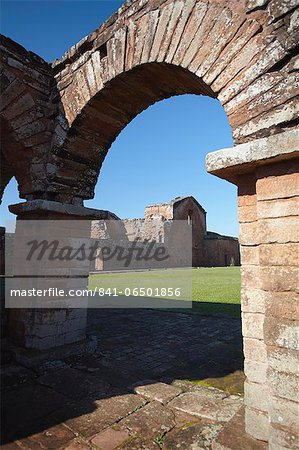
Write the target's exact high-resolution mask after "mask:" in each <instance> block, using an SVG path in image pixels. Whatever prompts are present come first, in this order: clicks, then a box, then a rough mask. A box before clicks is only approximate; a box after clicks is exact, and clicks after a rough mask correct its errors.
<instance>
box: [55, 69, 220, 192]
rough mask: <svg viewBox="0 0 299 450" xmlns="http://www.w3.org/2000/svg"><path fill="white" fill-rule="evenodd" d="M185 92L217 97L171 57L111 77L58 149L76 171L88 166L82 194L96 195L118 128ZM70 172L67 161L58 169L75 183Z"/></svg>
mask: <svg viewBox="0 0 299 450" xmlns="http://www.w3.org/2000/svg"><path fill="white" fill-rule="evenodd" d="M182 94H196V95H208V96H211V97H215V95H214V93H213V92H212V90H211V89H210V88H209V87H208V86H207V85H205V83H203V82H202V81H201V80H200V79H199V78H198V77H196V76H195V75H194V74H193V73H191V72H189V71H187V70H186V69H183V68H181V67H178V66H174V65H171V64H165V63H149V64H143V65H141V66H138V67H136V68H134V69H132V70H131V71H129V72H125V73H123V74H121V75H119V76H117V77H116V78H114V79H113V80H111V81H110V82H108V83H107V84H106V86H105V88H104V89H102V90H101V91H100V92H99V93H98V94H96V95H95V96H94V97H93V98H92V99H91V100H90V101H89V102H88V104H87V105H86V106H85V107H84V108H83V110H82V112H81V114H80V115H79V116H78V117H77V118H76V119H75V121H74V122H73V124H72V127H71V128H70V131H69V133H68V135H67V138H66V140H65V143H64V145H63V147H62V149H61V150H58V151H57V155H56V157H57V158H61V161H63V160H64V159H65V158H68V159H67V160H68V161H71V163H72V164H73V165H74V176H76V174H75V172H76V168H77V167H78V166H81V167H82V165H83V166H84V165H85V166H86V170H85V171H84V173H81V174H80V180H78V183H77V184H76V186H78V187H79V186H80V195H82V194H83V196H84V198H92V197H93V187H94V186H95V183H96V181H97V177H98V173H99V170H100V168H101V166H102V163H103V161H104V158H105V156H106V154H107V152H108V150H109V148H110V147H111V144H112V143H113V141H114V140H115V139H116V137H117V136H118V134H119V133H120V132H121V131H122V130H123V129H124V128H125V126H126V125H127V124H128V123H129V122H131V120H132V119H134V118H135V117H136V116H137V115H138V114H139V113H141V112H142V111H143V110H145V109H146V108H148V107H149V106H150V105H153V104H154V103H156V102H157V101H159V100H162V99H166V98H169V97H172V96H174V95H182ZM64 173H65V165H64V164H63V163H62V164H61V166H60V169H59V170H58V171H57V172H56V174H55V181H57V182H58V183H59V184H61V183H66V184H67V183H68V182H69V183H73V178H70V172H67V177H64ZM77 175H78V173H77ZM53 181H54V180H53ZM83 190H84V191H83Z"/></svg>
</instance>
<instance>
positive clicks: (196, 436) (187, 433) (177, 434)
mask: <svg viewBox="0 0 299 450" xmlns="http://www.w3.org/2000/svg"><path fill="white" fill-rule="evenodd" d="M222 428H223V425H220V424H201V423H199V424H196V425H192V426H186V427H183V428H182V429H181V430H178V431H174V432H171V433H169V434H167V436H166V437H165V439H164V440H163V446H164V448H166V449H175V448H178V449H180V450H190V449H192V450H206V449H211V448H212V442H213V440H214V439H215V437H216V436H217V434H218V433H219V431H220V430H221V429H222Z"/></svg>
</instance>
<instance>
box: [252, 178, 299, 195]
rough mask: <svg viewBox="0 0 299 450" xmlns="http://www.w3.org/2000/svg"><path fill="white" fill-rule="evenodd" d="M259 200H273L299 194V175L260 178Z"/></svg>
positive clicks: (258, 187)
mask: <svg viewBox="0 0 299 450" xmlns="http://www.w3.org/2000/svg"><path fill="white" fill-rule="evenodd" d="M256 190H257V198H258V200H259V201H260V200H273V199H284V198H290V197H295V196H298V195H299V175H298V174H297V173H286V174H285V175H280V176H279V177H276V176H269V177H265V178H260V179H258V180H257V182H256Z"/></svg>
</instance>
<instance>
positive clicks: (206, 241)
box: [92, 196, 240, 270]
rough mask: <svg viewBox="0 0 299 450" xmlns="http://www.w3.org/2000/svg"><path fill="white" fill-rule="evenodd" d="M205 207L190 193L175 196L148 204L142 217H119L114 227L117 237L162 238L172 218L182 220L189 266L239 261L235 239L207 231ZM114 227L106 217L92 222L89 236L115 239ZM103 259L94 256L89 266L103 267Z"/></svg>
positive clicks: (96, 268) (166, 233)
mask: <svg viewBox="0 0 299 450" xmlns="http://www.w3.org/2000/svg"><path fill="white" fill-rule="evenodd" d="M206 214H207V213H206V211H205V210H204V209H203V207H202V206H201V205H200V204H199V203H198V201H197V200H196V199H195V198H194V197H192V196H188V197H176V198H175V199H173V200H171V201H170V202H168V203H160V204H156V205H149V206H147V207H146V208H145V216H144V218H139V219H123V220H122V221H121V222H122V225H120V226H119V227H118V237H117V238H116V239H117V240H122V241H134V240H140V241H144V240H151V241H156V242H157V243H160V242H166V241H167V239H168V237H169V235H170V233H171V225H172V224H173V221H175V220H185V221H187V223H188V225H189V226H190V227H192V266H193V267H201V266H203V267H224V266H229V265H239V264H240V251H239V241H238V239H237V238H235V237H232V236H223V235H221V234H218V233H213V232H211V231H207V224H206ZM115 231H116V230H114V229H112V228H111V223H110V221H109V224H108V221H98V220H95V221H93V222H92V238H93V239H97V240H115ZM106 268H107V270H108V267H105V264H104V261H102V260H101V261H98V260H96V261H95V262H94V266H93V267H92V270H105V269H106Z"/></svg>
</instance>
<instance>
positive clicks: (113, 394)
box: [1, 304, 244, 450]
mask: <svg viewBox="0 0 299 450" xmlns="http://www.w3.org/2000/svg"><path fill="white" fill-rule="evenodd" d="M206 305H207V304H206ZM221 307H222V308H223V309H224V310H225V307H227V308H228V309H229V311H227V312H228V315H227V316H225V315H222V316H221V315H205V314H204V311H202V312H203V313H202V314H198V313H194V311H193V312H192V313H190V311H189V312H188V311H174V310H170V311H165V310H164V311H159V310H142V309H139V310H128V309H126V310H121V309H114V310H109V309H97V310H89V319H88V323H89V326H88V332H89V334H91V335H93V336H96V338H97V342H98V344H97V348H96V350H95V351H94V353H92V354H85V355H80V356H72V357H68V358H66V359H64V360H59V361H52V362H50V361H49V362H46V363H44V364H42V365H39V366H36V367H33V368H30V369H29V368H26V367H21V366H17V365H15V364H13V363H10V364H7V365H6V366H3V368H2V407H3V408H2V421H1V423H2V433H1V436H2V444H7V445H4V446H3V448H4V449H7V450H10V449H18V448H23V449H24V448H30V449H42V448H55V449H56V448H57V449H58V448H61V449H62V448H64V449H75V448H76V449H78V450H79V449H83V450H84V449H88V448H101V447H100V446H95V444H94V442H93V447H92V446H91V443H90V439H91V438H93V437H94V435H96V434H97V433H100V432H101V431H102V430H104V429H107V427H108V428H109V427H111V426H113V427H114V435H115V436H117V433H116V431H117V429H118V428H119V430H120V431H119V433H129V435H130V436H129V435H128V436H129V437H130V439H129V441H130V442H131V444H130V445H129V444H128V443H127V444H126V445H125V446H123V447H121V448H127V449H129V448H130V449H133V448H138V449H140V448H159V447H160V448H164V447H163V445H162V441H163V439H164V437H165V434H166V433H167V432H168V431H170V430H173V429H177V428H178V427H179V428H180V427H182V424H184V423H195V422H198V420H212V422H213V423H215V420H216V419H215V418H216V417H219V412H218V413H217V414H218V416H217V414H216V415H215V418H214V416H211V417H210V416H209V414H210V413H208V414H207V413H205V414H203V413H198V411H197V409H196V408H197V406H196V405H195V406H194V407H195V412H194V410H193V409H192V407H190V408H189V406H188V405H187V406H186V407H185V406H184V407H182V406H178V405H175V404H174V406H173V402H174V400H173V398H174V397H175V398H176V397H177V396H178V398H180V395H181V396H182V395H187V394H186V392H189V391H190V392H193V394H192V395H193V396H194V395H195V394H196V395H197V396H198V395H202V392H205V391H204V389H205V387H206V386H214V387H217V388H219V389H222V390H224V391H226V393H224V394H223V395H222V394H221V395H220V397H221V398H220V397H219V399H220V400H221V401H224V400H223V399H230V398H232V399H233V397H234V396H230V394H238V393H240V394H242V392H243V379H244V378H243V377H244V376H243V372H242V371H243V352H242V334H241V321H240V319H239V318H237V317H230V316H231V315H232V311H233V313H234V314H233V315H238V310H239V306H238V305H221ZM202 308H203V309H204V308H207V310H206V312H209V313H210V312H211V308H212V307H211V304H209V305H207V306H205V305H202ZM215 311H216V312H217V313H218V314H219V309H218V308H217V307H216V309H215ZM195 312H196V310H195ZM161 382H162V383H164V384H163V385H160V384H159V383H161ZM138 384H139V385H144V386H152V385H157V386H158V387H159V386H160V388H161V389H162V391H163V393H162V394H161V393H160V394H157V393H155V394H150V395H149V397H148V396H147V395H143V394H142V393H140V392H138V389H137V391H136V389H135V388H134V386H136V385H138ZM151 389H152V388H151ZM175 389H177V390H175ZM156 390H157V389H156ZM154 391H155V388H154ZM158 391H159V389H158ZM164 391H165V392H164ZM209 392H210V391H209ZM215 392H216V391H215ZM170 393H172V394H171V395H170ZM159 395H160V396H162V397H161V398H160V399H159V398H158V397H159ZM188 395H189V394H188ZM190 395H191V394H190ZM192 395H191V397H190V401H191V403H192V401H193V400H192V398H193V397H192ZM217 395H218V394H217ZM163 396H166V397H165V398H164V397H163ZM182 400H183V397H182ZM225 401H228V400H225ZM232 401H233V400H232ZM150 408H152V412H151V409H150ZM188 408H189V410H188ZM145 409H148V410H150V411H148V412H146V411H145V413H144V414H145V417H146V419H144V420H145V424H144V425H142V423H143V422H142V420H143V419H142V417H141V418H140V417H139V416H140V415H141V416H142V414H143V412H142V411H143V410H145ZM210 409H211V406H210ZM212 409H213V408H212ZM137 414H139V416H138V417H139V418H138V417H136V420H135V419H134V417H135V415H137ZM179 414H181V415H182V414H183V415H184V414H185V416H186V417H185V416H184V417H179ZM200 414H201V415H200ZM151 417H152V419H150V418H151ZM157 417H158V418H159V420H158V419H157ZM129 418H130V419H129ZM131 418H132V419H131ZM214 419H215V420H214ZM130 420H132V423H131V422H130ZM134 420H135V422H134ZM151 420H153V421H154V423H155V425H152V424H151V422H150V424H149V423H148V421H151ZM217 420H218V419H217ZM217 420H216V422H217ZM155 421H156V422H157V421H158V422H157V423H158V425H157V424H156V422H155ZM160 422H161V423H160ZM159 423H160V425H159ZM216 424H217V423H216ZM142 426H143V427H144V429H143V428H142ZM217 426H219V425H217ZM53 427H54V428H53ZM140 427H141V429H140ZM180 429H181V428H180ZM128 430H129V431H128ZM149 430H152V434H153V436H154V438H153V436H150V431H149ZM153 430H154V431H153ZM132 433H133V436H135V437H134V439H135V440H136V436H137V437H138V436H139V437H138V439H142V442H141V441H140V442H139V443H138V442H137V443H136V442H135V441H134V439H133V440H132V439H131V438H132ZM159 436H160V437H159ZM144 439H145V440H146V439H151V441H150V442H151V444H150V445H149V444H147V446H146V447H143V440H144ZM153 439H154V440H153ZM159 439H160V441H161V442H160V441H159ZM18 441H21V442H18ZM133 441H134V442H133ZM126 442H127V441H126ZM144 442H145V441H144ZM134 445H135V447H134ZM144 445H145V444H144ZM111 448H113V447H111ZM182 448H184V447H182Z"/></svg>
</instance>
